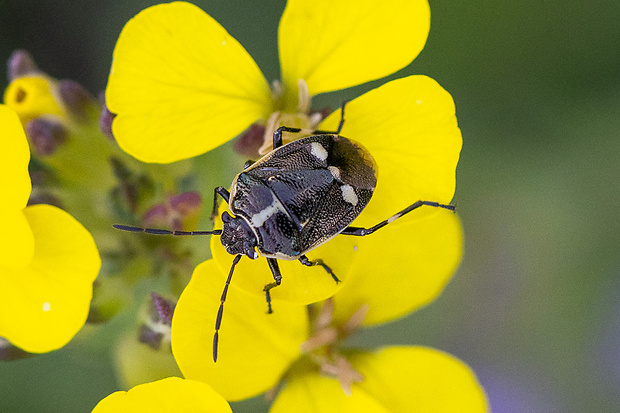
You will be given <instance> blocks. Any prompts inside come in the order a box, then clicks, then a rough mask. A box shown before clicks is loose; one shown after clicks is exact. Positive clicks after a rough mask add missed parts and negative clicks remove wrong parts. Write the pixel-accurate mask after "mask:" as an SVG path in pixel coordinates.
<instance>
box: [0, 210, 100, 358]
mask: <svg viewBox="0 0 620 413" xmlns="http://www.w3.org/2000/svg"><path fill="white" fill-rule="evenodd" d="M24 215H25V216H26V219H27V220H28V223H29V224H30V227H31V228H32V232H33V234H34V242H35V250H34V256H33V258H32V262H31V263H30V265H29V266H28V267H26V268H24V269H22V270H9V269H3V270H2V272H0V285H2V289H0V314H4V315H5V316H3V317H0V337H5V338H6V339H7V340H9V341H10V342H11V343H12V344H14V345H15V346H17V347H20V348H21V349H23V350H25V351H28V352H31V353H43V352H48V351H52V350H55V349H58V348H60V347H62V346H64V345H65V344H67V342H69V340H71V338H72V337H73V336H74V335H75V334H76V333H77V332H78V330H79V329H80V328H81V327H82V326H83V325H84V322H85V321H86V317H87V315H88V311H89V306H90V299H91V296H92V284H93V281H94V280H95V278H96V277H97V274H98V272H99V268H100V266H101V261H100V258H99V253H98V252H97V248H96V246H95V243H94V241H93V239H92V236H91V235H90V234H89V233H88V231H86V229H85V228H84V227H82V226H81V225H80V224H79V223H78V222H77V221H76V220H75V219H74V218H73V217H71V216H70V215H69V214H67V213H66V212H64V211H62V210H60V209H58V208H56V207H53V206H49V205H35V206H31V207H28V208H26V209H24Z"/></svg>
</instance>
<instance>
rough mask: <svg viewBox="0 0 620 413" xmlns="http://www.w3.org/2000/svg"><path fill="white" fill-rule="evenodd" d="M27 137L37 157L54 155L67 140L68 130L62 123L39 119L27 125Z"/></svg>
mask: <svg viewBox="0 0 620 413" xmlns="http://www.w3.org/2000/svg"><path fill="white" fill-rule="evenodd" d="M26 135H27V136H28V139H29V140H30V143H31V144H32V147H33V149H34V151H35V152H36V154H37V155H40V156H49V155H52V154H53V153H54V152H55V151H56V149H57V148H58V146H59V145H62V144H63V143H65V142H66V140H67V129H66V128H65V127H64V126H63V125H62V123H60V122H57V121H54V120H51V119H45V118H43V117H39V118H36V119H33V120H31V121H30V122H28V123H27V124H26Z"/></svg>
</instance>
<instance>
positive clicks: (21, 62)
mask: <svg viewBox="0 0 620 413" xmlns="http://www.w3.org/2000/svg"><path fill="white" fill-rule="evenodd" d="M37 71H38V69H37V65H36V63H35V62H34V59H33V58H32V56H31V55H30V53H28V52H27V51H25V50H15V51H14V52H13V54H12V55H11V57H9V61H8V63H7V71H6V72H7V78H8V80H9V82H12V81H13V80H15V79H16V78H18V77H22V76H27V75H30V74H34V73H36V72H37Z"/></svg>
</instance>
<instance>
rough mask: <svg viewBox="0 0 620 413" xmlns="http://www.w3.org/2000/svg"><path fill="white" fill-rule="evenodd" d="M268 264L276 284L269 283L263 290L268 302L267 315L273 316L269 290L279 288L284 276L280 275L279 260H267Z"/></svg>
mask: <svg viewBox="0 0 620 413" xmlns="http://www.w3.org/2000/svg"><path fill="white" fill-rule="evenodd" d="M267 263H268V264H269V269H270V270H271V273H272V274H273V279H274V280H275V282H272V283H269V284H267V285H266V286H265V287H264V288H263V291H264V292H265V299H266V300H267V313H269V314H271V313H273V310H272V309H271V293H270V292H269V290H271V289H272V288H274V287H277V286H278V285H280V283H282V274H281V273H280V266H278V260H276V259H275V258H267Z"/></svg>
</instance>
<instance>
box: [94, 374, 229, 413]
mask: <svg viewBox="0 0 620 413" xmlns="http://www.w3.org/2000/svg"><path fill="white" fill-rule="evenodd" d="M142 412H143V413H176V412H182V413H227V412H232V410H231V409H230V405H229V404H228V403H227V402H226V400H224V399H223V398H222V396H220V395H219V394H217V393H216V392H215V391H214V390H213V389H212V388H211V387H209V386H208V385H206V384H205V383H201V382H199V381H194V380H183V379H181V378H178V377H169V378H166V379H162V380H159V381H156V382H153V383H146V384H141V385H139V386H136V387H134V388H132V389H131V390H129V391H128V392H124V391H118V392H116V393H112V394H110V395H109V396H108V397H106V398H105V399H103V400H101V401H100V402H99V403H98V404H97V406H95V409H94V410H93V411H92V413H142Z"/></svg>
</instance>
